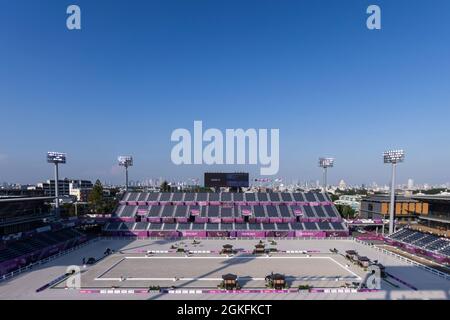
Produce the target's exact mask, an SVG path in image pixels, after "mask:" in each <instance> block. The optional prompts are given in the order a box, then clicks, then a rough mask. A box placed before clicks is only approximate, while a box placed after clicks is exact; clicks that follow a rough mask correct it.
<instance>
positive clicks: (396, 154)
mask: <svg viewBox="0 0 450 320" xmlns="http://www.w3.org/2000/svg"><path fill="white" fill-rule="evenodd" d="M383 160H384V163H390V164H392V176H391V200H390V203H389V234H393V233H394V210H395V169H396V167H397V163H400V162H403V161H404V160H405V151H403V150H389V151H386V152H384V153H383ZM383 233H384V221H383Z"/></svg>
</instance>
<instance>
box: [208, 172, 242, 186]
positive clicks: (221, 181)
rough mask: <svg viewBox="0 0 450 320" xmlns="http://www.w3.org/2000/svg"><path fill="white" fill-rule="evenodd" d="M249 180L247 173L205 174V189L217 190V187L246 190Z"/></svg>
mask: <svg viewBox="0 0 450 320" xmlns="http://www.w3.org/2000/svg"><path fill="white" fill-rule="evenodd" d="M248 186H249V179H248V173H245V172H242V173H213V172H206V173H205V187H207V188H218V187H235V188H248Z"/></svg>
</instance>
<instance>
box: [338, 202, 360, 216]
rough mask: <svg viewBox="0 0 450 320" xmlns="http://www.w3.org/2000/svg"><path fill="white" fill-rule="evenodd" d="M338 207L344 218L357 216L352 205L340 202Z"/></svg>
mask: <svg viewBox="0 0 450 320" xmlns="http://www.w3.org/2000/svg"><path fill="white" fill-rule="evenodd" d="M336 209H338V211H339V213H340V214H341V216H342V217H343V218H347V219H350V218H354V217H355V216H356V211H355V210H354V209H353V208H352V207H350V206H346V205H340V204H338V205H336Z"/></svg>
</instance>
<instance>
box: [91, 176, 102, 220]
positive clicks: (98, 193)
mask: <svg viewBox="0 0 450 320" xmlns="http://www.w3.org/2000/svg"><path fill="white" fill-rule="evenodd" d="M88 201H89V206H90V207H91V211H93V212H94V213H99V211H100V210H101V209H103V206H104V199H103V185H102V183H101V182H100V180H98V179H97V181H95V184H94V187H93V188H92V191H91V193H90V194H89V198H88Z"/></svg>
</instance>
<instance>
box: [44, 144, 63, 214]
mask: <svg viewBox="0 0 450 320" xmlns="http://www.w3.org/2000/svg"><path fill="white" fill-rule="evenodd" d="M47 162H48V163H53V164H54V165H55V211H56V215H57V216H59V192H58V191H59V190H58V183H59V169H58V164H60V163H66V154H65V153H61V152H53V151H49V152H47ZM50 186H51V184H50Z"/></svg>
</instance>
